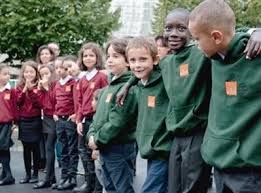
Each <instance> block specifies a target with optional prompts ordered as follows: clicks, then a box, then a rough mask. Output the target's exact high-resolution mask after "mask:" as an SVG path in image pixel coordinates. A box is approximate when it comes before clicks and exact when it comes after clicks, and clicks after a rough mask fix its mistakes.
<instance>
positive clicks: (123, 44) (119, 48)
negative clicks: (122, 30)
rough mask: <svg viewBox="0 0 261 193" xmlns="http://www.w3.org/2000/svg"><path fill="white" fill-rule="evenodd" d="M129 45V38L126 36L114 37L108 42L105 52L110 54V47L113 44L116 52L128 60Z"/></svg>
mask: <svg viewBox="0 0 261 193" xmlns="http://www.w3.org/2000/svg"><path fill="white" fill-rule="evenodd" d="M127 45H128V40H127V39H126V38H113V39H111V40H110V41H109V42H108V44H107V46H106V48H105V53H106V55H107V54H108V49H109V47H110V46H111V47H112V48H113V49H114V50H115V52H117V53H119V54H121V55H123V56H124V58H125V61H126V62H128V60H127V57H126V48H127Z"/></svg>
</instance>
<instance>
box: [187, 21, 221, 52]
mask: <svg viewBox="0 0 261 193" xmlns="http://www.w3.org/2000/svg"><path fill="white" fill-rule="evenodd" d="M189 30H190V32H191V35H192V37H193V39H195V40H196V41H197V42H198V47H199V49H201V50H202V51H203V52H204V53H205V55H206V56H207V57H211V56H213V55H215V54H216V53H217V52H218V50H217V48H216V44H215V41H214V39H213V38H212V37H211V35H210V34H208V33H207V32H204V31H203V30H201V29H200V28H199V26H198V25H197V23H196V22H189Z"/></svg>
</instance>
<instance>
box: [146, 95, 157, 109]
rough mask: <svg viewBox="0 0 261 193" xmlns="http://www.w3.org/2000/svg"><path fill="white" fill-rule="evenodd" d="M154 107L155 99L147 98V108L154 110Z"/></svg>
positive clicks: (152, 97) (153, 97)
mask: <svg viewBox="0 0 261 193" xmlns="http://www.w3.org/2000/svg"><path fill="white" fill-rule="evenodd" d="M155 106H156V97H155V96H148V107H152V108H154V107H155Z"/></svg>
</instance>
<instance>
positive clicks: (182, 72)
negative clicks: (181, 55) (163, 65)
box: [179, 64, 189, 77]
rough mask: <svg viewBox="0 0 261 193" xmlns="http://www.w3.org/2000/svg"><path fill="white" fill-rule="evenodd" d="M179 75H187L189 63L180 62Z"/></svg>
mask: <svg viewBox="0 0 261 193" xmlns="http://www.w3.org/2000/svg"><path fill="white" fill-rule="evenodd" d="M179 75H180V77H184V76H188V75H189V65H188V64H181V65H180V66H179Z"/></svg>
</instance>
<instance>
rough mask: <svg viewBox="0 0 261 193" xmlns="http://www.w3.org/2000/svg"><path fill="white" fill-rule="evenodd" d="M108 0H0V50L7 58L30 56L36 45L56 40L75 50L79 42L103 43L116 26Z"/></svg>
mask: <svg viewBox="0 0 261 193" xmlns="http://www.w3.org/2000/svg"><path fill="white" fill-rule="evenodd" d="M110 3H111V0H95V1H94V0H1V4H0V26H1V27H0V38H1V41H0V52H1V53H7V54H9V56H10V58H11V59H22V60H23V59H26V58H34V57H35V54H36V51H37V49H38V47H39V46H41V45H43V44H46V43H48V42H51V41H54V42H58V43H59V44H60V46H61V49H62V52H63V53H77V51H78V49H79V48H80V46H81V45H82V43H83V42H86V41H95V42H97V43H100V44H103V43H104V42H105V41H106V39H107V38H108V36H110V33H111V31H112V30H114V29H116V28H117V27H118V26H119V22H118V19H119V16H120V12H119V11H120V10H116V11H115V12H111V11H110Z"/></svg>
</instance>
